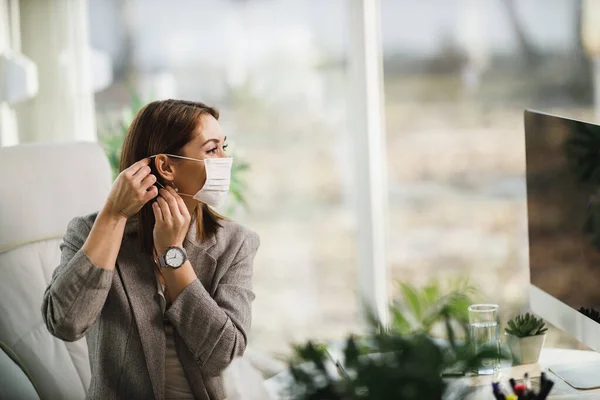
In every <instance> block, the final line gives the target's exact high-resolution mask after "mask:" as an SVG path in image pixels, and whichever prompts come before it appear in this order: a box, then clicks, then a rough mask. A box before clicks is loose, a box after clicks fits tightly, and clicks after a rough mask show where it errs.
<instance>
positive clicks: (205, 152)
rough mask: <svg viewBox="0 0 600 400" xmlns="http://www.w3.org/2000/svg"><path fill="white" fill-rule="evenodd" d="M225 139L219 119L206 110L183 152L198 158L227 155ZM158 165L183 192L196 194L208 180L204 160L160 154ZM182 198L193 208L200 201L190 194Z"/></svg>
mask: <svg viewBox="0 0 600 400" xmlns="http://www.w3.org/2000/svg"><path fill="white" fill-rule="evenodd" d="M225 140H226V137H225V135H224V134H223V131H222V130H221V126H220V125H219V122H218V121H217V120H216V119H215V118H214V117H213V116H212V115H210V114H204V115H202V117H201V120H200V122H199V124H198V125H197V126H196V129H195V130H194V138H193V139H192V140H191V141H190V142H189V143H188V144H186V145H185V146H183V148H182V149H181V152H180V155H182V156H184V157H190V158H195V159H198V160H204V159H207V158H226V157H228V155H227V153H225V149H226V148H227V145H226V144H225ZM157 165H158V170H159V172H160V173H161V175H162V176H163V178H165V180H166V181H167V182H169V183H171V182H173V183H175V186H176V187H177V189H178V191H179V192H180V193H185V194H189V195H191V196H193V195H194V194H196V192H198V191H199V190H200V189H202V187H203V186H204V183H205V182H206V169H205V166H204V163H203V162H198V161H192V160H185V159H181V158H175V157H166V156H163V155H160V156H159V157H157ZM161 167H162V168H161ZM169 167H170V168H169ZM167 168H168V169H167ZM181 198H182V199H183V201H184V202H185V203H186V205H187V206H188V209H190V210H193V209H194V208H195V206H196V205H197V203H198V202H197V201H196V200H194V199H192V198H191V197H188V196H181Z"/></svg>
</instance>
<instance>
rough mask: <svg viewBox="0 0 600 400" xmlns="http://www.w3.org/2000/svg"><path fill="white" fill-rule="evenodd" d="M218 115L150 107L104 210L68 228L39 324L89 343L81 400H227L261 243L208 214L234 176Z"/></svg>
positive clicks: (166, 104)
mask: <svg viewBox="0 0 600 400" xmlns="http://www.w3.org/2000/svg"><path fill="white" fill-rule="evenodd" d="M218 117H219V114H218V112H217V110H215V109H213V108H211V107H208V106H206V105H204V104H202V103H194V102H187V101H178V100H166V101H156V102H153V103H150V104H148V105H147V106H146V107H144V108H143V109H142V110H141V111H140V112H139V113H138V114H137V116H136V117H135V119H134V121H133V122H132V124H131V127H130V128H129V131H128V133H127V136H126V138H125V142H124V143H123V150H122V154H121V172H120V174H119V176H118V177H117V179H116V180H115V182H114V184H113V187H112V190H111V192H110V194H109V196H108V198H107V200H106V203H105V205H104V207H103V208H102V209H101V210H100V211H99V212H97V213H94V214H91V215H86V216H83V217H77V218H74V219H73V220H72V221H71V222H70V223H69V225H68V228H67V233H66V235H65V237H64V241H63V243H62V244H61V246H60V249H61V252H62V257H61V263H60V265H59V266H58V268H57V269H56V270H55V271H54V274H53V276H52V281H51V282H50V285H49V286H48V288H47V289H46V292H45V294H44V301H43V305H42V314H43V317H44V322H45V323H46V326H47V327H48V330H49V331H50V332H51V333H52V334H53V335H54V336H56V337H58V338H60V339H62V340H65V341H74V340H78V339H80V338H82V337H83V336H85V337H86V338H87V344H88V349H89V358H90V364H91V372H92V379H91V383H90V387H89V390H88V394H87V398H89V399H150V398H156V399H164V398H166V399H175V398H177V399H183V398H197V399H223V398H225V393H224V389H223V384H222V380H221V377H220V374H221V372H222V371H223V370H224V369H225V367H227V365H228V364H229V363H230V362H231V361H232V360H233V359H234V358H235V357H239V356H241V355H242V354H243V352H244V349H245V347H246V342H247V334H248V330H249V329H250V320H251V303H252V301H253V300H254V294H253V292H252V282H251V278H252V263H253V259H254V256H255V254H256V251H257V249H258V246H259V239H258V236H257V235H256V234H255V233H254V232H252V231H250V230H248V229H246V228H244V227H242V226H241V225H239V224H236V223H235V222H232V221H229V220H227V219H225V218H223V217H221V216H220V215H219V214H217V213H216V212H215V211H213V210H212V209H211V207H210V206H213V207H216V206H218V205H219V203H220V202H221V200H222V199H223V197H224V195H226V194H227V190H228V188H229V180H230V172H231V159H230V158H228V156H227V154H226V153H225V149H226V147H227V145H226V144H225V140H226V138H225V136H224V135H223V132H222V131H221V128H220V126H219V123H218V122H217V119H218ZM157 186H158V187H157Z"/></svg>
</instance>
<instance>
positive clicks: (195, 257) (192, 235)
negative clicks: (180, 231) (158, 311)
mask: <svg viewBox="0 0 600 400" xmlns="http://www.w3.org/2000/svg"><path fill="white" fill-rule="evenodd" d="M196 232H197V227H196V221H195V219H193V220H192V223H191V224H190V229H189V230H188V233H187V235H186V237H185V241H184V242H183V247H184V248H185V251H186V253H187V255H188V259H189V260H190V264H192V268H194V272H196V276H197V277H198V279H200V282H201V283H202V285H203V286H204V288H205V289H206V290H207V291H208V292H209V293H210V294H211V295H214V293H213V292H214V288H213V287H212V282H213V278H214V276H215V271H216V269H217V260H216V259H215V257H213V256H212V255H211V254H210V253H209V250H210V249H211V248H212V247H213V246H214V245H215V244H216V243H217V239H216V238H215V236H214V235H213V236H211V237H209V238H207V239H206V240H204V241H203V242H200V241H199V240H198V238H197V237H196V235H197V233H196Z"/></svg>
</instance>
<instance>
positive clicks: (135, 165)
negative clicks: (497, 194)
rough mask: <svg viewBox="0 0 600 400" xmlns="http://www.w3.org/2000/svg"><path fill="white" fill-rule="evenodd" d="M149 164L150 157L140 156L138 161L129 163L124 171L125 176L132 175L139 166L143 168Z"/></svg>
mask: <svg viewBox="0 0 600 400" xmlns="http://www.w3.org/2000/svg"><path fill="white" fill-rule="evenodd" d="M147 165H150V158H148V157H147V158H142V159H141V160H140V161H138V162H136V163H133V164H131V166H130V167H129V168H127V169H126V170H125V171H123V172H125V175H127V176H133V175H134V174H135V173H137V172H138V171H139V170H140V169H141V168H144V167H145V166H147Z"/></svg>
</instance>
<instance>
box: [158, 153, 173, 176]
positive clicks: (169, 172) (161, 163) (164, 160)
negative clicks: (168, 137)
mask: <svg viewBox="0 0 600 400" xmlns="http://www.w3.org/2000/svg"><path fill="white" fill-rule="evenodd" d="M154 165H155V168H156V172H157V173H158V175H159V176H160V177H162V178H163V180H164V181H165V182H173V180H174V179H175V168H174V166H175V163H174V162H173V160H171V158H170V157H168V156H166V155H164V154H159V155H157V156H156V157H155V158H154Z"/></svg>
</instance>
